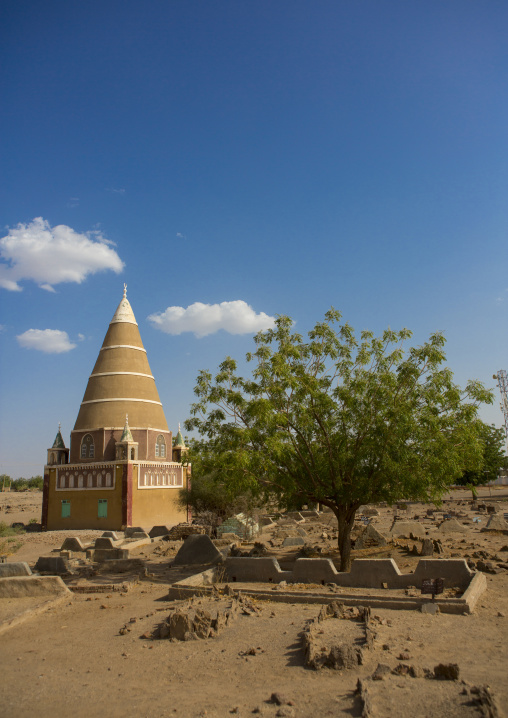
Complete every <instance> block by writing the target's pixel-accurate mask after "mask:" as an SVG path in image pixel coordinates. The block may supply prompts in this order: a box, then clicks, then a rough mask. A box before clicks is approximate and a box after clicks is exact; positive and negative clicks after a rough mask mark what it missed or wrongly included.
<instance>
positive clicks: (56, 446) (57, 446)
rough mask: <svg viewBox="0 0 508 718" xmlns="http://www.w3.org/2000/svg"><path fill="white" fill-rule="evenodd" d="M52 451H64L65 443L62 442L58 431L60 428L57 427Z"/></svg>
mask: <svg viewBox="0 0 508 718" xmlns="http://www.w3.org/2000/svg"><path fill="white" fill-rule="evenodd" d="M51 448H52V449H65V442H64V440H63V436H62V432H61V431H60V426H58V434H57V435H56V437H55V440H54V442H53V446H52V447H51Z"/></svg>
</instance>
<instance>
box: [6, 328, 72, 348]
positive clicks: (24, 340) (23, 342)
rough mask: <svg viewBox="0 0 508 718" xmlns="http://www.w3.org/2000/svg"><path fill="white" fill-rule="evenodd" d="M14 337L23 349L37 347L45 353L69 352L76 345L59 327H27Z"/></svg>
mask: <svg viewBox="0 0 508 718" xmlns="http://www.w3.org/2000/svg"><path fill="white" fill-rule="evenodd" d="M16 339H17V340H18V342H19V344H20V346H22V347H24V348H25V349H37V351H39V352H45V353H46V354H62V353H63V352H70V350H71V349H74V348H75V346H76V344H73V343H72V342H71V340H70V339H69V335H68V334H67V332H62V331H60V330H59V329H27V331H26V332H23V334H18V336H17V337H16Z"/></svg>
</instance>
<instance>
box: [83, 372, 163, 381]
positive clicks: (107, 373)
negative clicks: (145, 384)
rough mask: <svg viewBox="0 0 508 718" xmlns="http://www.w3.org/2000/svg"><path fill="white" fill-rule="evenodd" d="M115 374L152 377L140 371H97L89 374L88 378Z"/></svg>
mask: <svg viewBox="0 0 508 718" xmlns="http://www.w3.org/2000/svg"><path fill="white" fill-rule="evenodd" d="M117 374H128V375H129V376H146V377H148V379H153V376H152V375H151V374H142V373H141V372H140V371H99V372H97V373H96V374H90V379H91V378H92V377H93V376H116V375H117Z"/></svg>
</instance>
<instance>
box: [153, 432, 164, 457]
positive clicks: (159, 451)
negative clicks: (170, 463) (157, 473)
mask: <svg viewBox="0 0 508 718" xmlns="http://www.w3.org/2000/svg"><path fill="white" fill-rule="evenodd" d="M165 456H166V442H165V441H164V437H163V436H162V434H159V436H158V437H157V440H156V442H155V458H156V459H159V458H161V459H164V458H165Z"/></svg>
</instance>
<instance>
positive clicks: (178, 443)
mask: <svg viewBox="0 0 508 718" xmlns="http://www.w3.org/2000/svg"><path fill="white" fill-rule="evenodd" d="M186 448H187V447H186V446H185V444H184V442H183V436H182V431H181V429H180V424H178V434H177V435H176V439H174V441H173V449H186Z"/></svg>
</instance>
